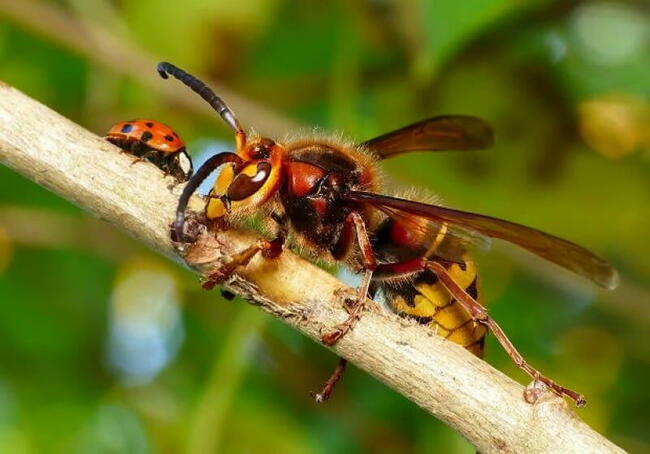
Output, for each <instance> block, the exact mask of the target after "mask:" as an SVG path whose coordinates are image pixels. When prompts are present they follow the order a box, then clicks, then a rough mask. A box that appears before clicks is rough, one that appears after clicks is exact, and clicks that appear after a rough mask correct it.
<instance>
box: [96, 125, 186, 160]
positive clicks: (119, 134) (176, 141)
mask: <svg viewBox="0 0 650 454" xmlns="http://www.w3.org/2000/svg"><path fill="white" fill-rule="evenodd" d="M106 138H107V139H113V140H112V141H115V142H125V143H128V142H140V143H142V144H143V145H146V146H147V147H148V148H151V149H152V150H157V151H160V152H163V153H177V152H179V151H181V150H184V148H185V143H183V141H182V140H181V138H180V137H178V134H176V133H175V132H174V130H173V129H172V128H170V127H169V126H167V125H166V124H164V123H161V122H159V121H156V120H132V121H122V122H120V123H117V124H116V125H114V126H113V127H112V128H111V129H110V130H109V131H108V133H107V134H106Z"/></svg>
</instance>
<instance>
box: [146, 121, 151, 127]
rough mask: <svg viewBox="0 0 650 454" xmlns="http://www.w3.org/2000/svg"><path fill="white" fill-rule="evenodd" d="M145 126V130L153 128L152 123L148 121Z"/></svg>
mask: <svg viewBox="0 0 650 454" xmlns="http://www.w3.org/2000/svg"><path fill="white" fill-rule="evenodd" d="M145 125H146V126H147V128H153V123H152V122H150V121H148V122H146V123H145Z"/></svg>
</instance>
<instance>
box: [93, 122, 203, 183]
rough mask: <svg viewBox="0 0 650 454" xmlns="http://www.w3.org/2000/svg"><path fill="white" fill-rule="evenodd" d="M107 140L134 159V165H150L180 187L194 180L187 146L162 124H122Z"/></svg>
mask: <svg viewBox="0 0 650 454" xmlns="http://www.w3.org/2000/svg"><path fill="white" fill-rule="evenodd" d="M105 139H106V140H107V141H109V142H111V143H112V144H113V145H117V146H118V147H120V148H121V149H122V150H124V151H125V152H127V153H130V154H132V155H134V156H135V157H136V158H137V159H136V160H135V161H134V163H136V162H141V161H145V160H146V161H149V162H151V163H153V164H154V165H156V166H157V167H158V168H160V169H161V170H162V171H163V172H164V173H165V175H171V176H173V177H174V178H175V179H176V181H178V182H179V183H180V182H183V181H187V180H188V179H189V178H190V177H191V176H192V160H191V159H190V156H189V154H188V153H187V151H186V149H185V143H184V142H183V140H182V139H181V138H180V137H179V136H178V134H177V133H176V132H175V131H174V130H173V129H172V128H170V127H169V126H167V125H165V124H163V123H161V122H159V121H156V120H131V121H122V122H120V123H117V124H115V125H113V127H111V129H110V130H109V131H108V133H106V137H105Z"/></svg>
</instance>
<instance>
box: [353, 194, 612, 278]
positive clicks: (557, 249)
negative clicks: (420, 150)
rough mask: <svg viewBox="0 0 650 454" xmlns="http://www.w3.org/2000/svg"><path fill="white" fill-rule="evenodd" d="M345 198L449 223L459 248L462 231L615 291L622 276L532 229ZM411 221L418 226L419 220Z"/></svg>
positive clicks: (373, 198) (369, 198)
mask: <svg viewBox="0 0 650 454" xmlns="http://www.w3.org/2000/svg"><path fill="white" fill-rule="evenodd" d="M343 198H344V199H345V200H348V201H351V202H357V203H362V204H366V205H370V206H373V207H375V208H377V209H379V210H381V211H383V212H384V213H386V214H387V215H389V216H391V217H395V216H398V217H399V219H400V220H405V221H407V222H408V219H409V218H415V219H418V218H422V219H426V220H428V221H430V222H436V223H438V224H441V225H442V224H446V225H448V226H449V229H450V231H451V230H453V231H454V232H456V231H457V232H459V233H455V235H456V237H457V238H458V241H459V243H458V246H459V247H460V246H461V245H462V243H463V242H464V241H465V240H464V239H463V235H465V233H462V234H461V233H460V232H463V231H469V232H472V234H473V235H474V234H475V235H479V236H480V235H483V236H487V237H490V238H498V239H501V240H504V241H508V242H510V243H513V244H516V245H518V246H520V247H522V248H524V249H526V250H528V251H530V252H532V253H533V254H536V255H538V256H540V257H542V258H544V259H546V260H548V261H550V262H553V263H555V264H557V265H559V266H561V267H563V268H566V269H567V270H569V271H572V272H574V273H576V274H579V275H580V276H584V277H586V278H587V279H590V280H592V281H593V282H595V283H596V284H598V285H600V286H602V287H605V288H608V289H613V288H615V287H616V286H617V285H618V280H619V278H618V273H617V272H616V270H615V269H614V268H612V266H611V265H610V264H609V263H607V262H606V261H605V260H603V259H602V258H600V257H598V256H597V255H595V254H594V253H592V252H590V251H588V250H587V249H585V248H583V247H581V246H578V245H577V244H575V243H572V242H570V241H567V240H563V239H561V238H558V237H556V236H553V235H550V234H548V233H544V232H542V231H540V230H537V229H533V228H531V227H526V226H523V225H521V224H515V223H514V222H509V221H505V220H503V219H497V218H493V217H490V216H483V215H481V214H476V213H469V212H466V211H460V210H453V209H451V208H444V207H441V206H438V205H429V204H426V203H420V202H414V201H411V200H405V199H399V198H396V197H389V196H382V195H378V194H372V193H367V192H348V193H346V194H344V195H343ZM410 222H411V223H414V224H418V222H417V221H410ZM468 244H471V242H469V241H468Z"/></svg>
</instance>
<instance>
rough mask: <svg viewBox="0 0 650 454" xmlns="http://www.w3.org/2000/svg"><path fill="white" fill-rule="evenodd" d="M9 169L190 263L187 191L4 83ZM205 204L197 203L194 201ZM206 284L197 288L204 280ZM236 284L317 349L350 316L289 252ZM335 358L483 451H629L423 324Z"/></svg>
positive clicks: (385, 329) (326, 277)
mask: <svg viewBox="0 0 650 454" xmlns="http://www.w3.org/2000/svg"><path fill="white" fill-rule="evenodd" d="M0 161H1V162H3V163H4V164H6V165H8V166H10V167H12V168H14V169H15V170H16V171H18V172H20V173H22V174H23V175H25V176H26V177H28V178H30V179H32V180H34V181H35V182H37V183H38V184H40V185H43V186H44V187H46V188H48V189H50V190H52V191H54V192H55V193H57V194H59V195H61V196H62V197H65V198H66V199H68V200H70V201H72V202H73V203H75V204H77V205H79V206H80V207H82V208H84V209H85V210H88V211H89V212H91V213H93V214H95V215H96V216H99V217H100V218H103V219H105V220H107V221H109V222H111V223H113V224H114V225H116V226H118V227H120V228H122V229H123V230H126V231H127V232H128V233H130V234H131V235H132V236H134V237H135V238H137V239H138V240H140V241H142V242H143V243H145V244H147V245H148V246H149V247H151V248H152V249H153V250H155V251H157V252H159V253H161V254H163V255H166V256H167V257H170V258H172V259H174V260H176V261H180V258H179V256H178V255H177V253H176V251H175V250H174V247H173V245H172V244H171V242H170V240H169V224H170V222H171V220H172V218H173V213H174V209H175V206H176V200H177V197H178V194H179V191H180V188H179V187H174V185H173V181H172V180H171V179H169V178H167V179H165V178H163V177H162V174H161V172H160V171H159V170H158V169H156V168H155V167H153V166H151V165H147V164H136V165H131V161H132V159H131V157H129V156H128V155H125V154H120V153H118V151H117V149H116V148H115V147H113V146H112V145H110V144H108V143H107V142H105V141H104V140H102V139H101V138H99V137H97V136H96V135H94V134H92V133H90V132H88V131H86V130H84V129H83V128H81V127H79V126H77V125H75V124H74V123H72V122H70V121H69V120H67V119H65V118H63V117H61V116H60V115H58V114H57V113H55V112H53V111H51V110H50V109H48V108H47V107H45V106H43V105H41V104H39V103H37V102H35V101H33V100H31V99H30V98H28V97H26V96H25V95H23V94H21V93H20V92H19V91H17V90H15V89H13V88H11V87H9V86H7V85H5V84H2V85H1V86H0ZM192 206H193V207H194V208H196V209H200V208H201V207H202V201H201V199H199V198H198V197H197V198H195V199H194V200H193V201H192ZM253 238H254V237H253V236H252V235H250V234H246V233H241V232H225V233H223V234H219V237H218V238H214V237H212V236H204V237H203V239H202V241H203V243H202V246H201V247H202V249H198V250H197V249H196V248H195V249H194V250H193V251H190V252H191V254H193V255H192V257H193V259H194V260H199V261H204V262H205V266H206V267H208V268H209V266H210V264H211V262H212V261H213V260H214V259H216V258H218V257H220V256H221V255H222V254H223V253H229V252H231V251H235V250H239V249H241V248H243V247H245V246H247V245H249V244H250V243H251V241H252V240H253ZM197 285H198V283H197ZM229 287H230V288H231V289H232V290H234V291H236V292H237V293H239V294H240V295H242V296H244V297H245V298H246V299H248V300H249V301H250V302H251V303H253V304H256V305H258V306H259V307H260V308H261V309H263V310H264V311H266V312H269V313H271V314H273V315H275V316H277V317H279V318H281V319H282V320H283V321H285V322H286V323H287V324H289V325H291V326H293V327H294V328H296V329H298V330H299V331H301V332H302V333H304V334H306V335H307V336H309V337H311V338H312V339H315V340H318V339H319V335H320V332H321V330H327V329H328V328H330V327H332V326H334V325H335V324H337V323H339V322H341V321H342V320H344V319H345V317H346V312H345V310H344V309H343V308H342V307H341V304H340V302H339V300H338V299H337V298H336V297H335V296H334V293H335V291H336V290H337V289H342V288H345V287H344V286H343V284H341V283H340V282H339V281H337V280H336V279H335V278H334V277H333V276H331V275H330V274H328V273H326V272H324V271H323V270H321V269H319V268H317V267H315V266H314V265H312V264H310V263H308V262H306V261H304V260H302V259H300V258H299V257H297V256H296V255H294V254H292V253H290V252H286V253H284V254H283V255H282V256H281V257H280V258H279V259H277V260H274V261H265V260H263V259H256V260H254V261H253V262H252V263H251V264H250V265H249V266H248V267H247V268H246V269H245V270H244V271H242V273H241V275H240V276H237V277H236V278H235V279H234V280H233V281H232V282H231V283H230V285H229ZM333 350H334V351H335V352H336V353H337V354H339V355H341V356H342V357H344V358H347V359H348V360H350V361H351V362H353V363H354V364H355V365H357V366H358V367H360V368H362V369H364V370H366V371H368V372H369V373H371V374H372V375H374V376H375V377H377V378H378V379H379V380H381V381H383V382H384V383H386V384H387V385H388V386H390V387H392V388H393V389H395V390H396V391H398V392H399V393H401V394H403V395H405V396H406V397H408V398H409V399H411V400H412V401H413V402H414V403H416V404H417V405H419V406H420V407H422V408H424V409H425V410H426V411H428V412H429V413H431V414H432V415H434V416H436V417H437V418H439V419H442V420H443V421H445V422H446V423H447V424H449V425H450V426H451V427H453V428H454V429H456V430H458V431H459V432H460V433H461V434H462V435H463V436H464V437H465V438H467V439H468V440H469V441H470V442H471V443H473V444H474V445H475V446H476V447H477V448H478V449H480V451H481V452H484V453H490V452H500V453H521V452H526V453H535V452H564V453H568V452H580V453H584V452H589V453H595V452H622V451H621V450H620V448H618V447H616V446H615V445H613V444H612V443H611V442H609V441H608V440H606V439H605V438H603V437H602V436H601V435H599V434H598V433H596V432H594V431H593V430H592V429H590V428H589V427H588V426H587V425H586V424H585V423H584V422H582V421H581V420H580V419H579V418H578V417H577V416H576V415H575V414H574V413H573V411H572V410H570V409H569V408H568V405H567V404H566V402H564V401H563V400H561V399H560V398H558V397H556V396H555V395H553V394H550V393H548V392H545V393H543V394H542V396H541V397H540V399H539V400H538V401H537V403H536V404H534V405H531V404H528V403H526V402H525V401H524V399H523V397H522V393H523V390H524V389H523V387H522V386H521V385H519V384H517V383H515V382H514V381H512V380H511V379H509V378H508V377H506V376H505V375H503V374H502V373H501V372H499V371H497V370H495V369H494V368H492V367H491V366H490V365H489V364H487V363H485V362H484V361H481V360H479V359H477V358H475V357H474V356H473V355H471V354H470V353H468V352H467V351H465V350H464V349H463V348H461V347H459V346H457V345H456V344H453V343H451V342H448V341H446V340H444V339H442V338H441V337H439V336H436V335H435V334H433V333H432V331H431V330H428V329H426V328H424V327H421V326H417V325H413V324H410V323H407V322H405V321H403V320H401V319H399V318H398V317H396V316H394V315H392V314H388V313H379V312H374V311H370V312H367V313H366V314H364V316H363V318H362V319H361V321H360V323H359V324H358V325H357V327H356V328H355V329H354V330H353V331H352V332H351V333H350V334H349V335H347V336H346V337H345V338H343V339H342V340H341V341H340V342H339V343H338V344H337V345H336V346H335V347H334V348H333Z"/></svg>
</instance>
